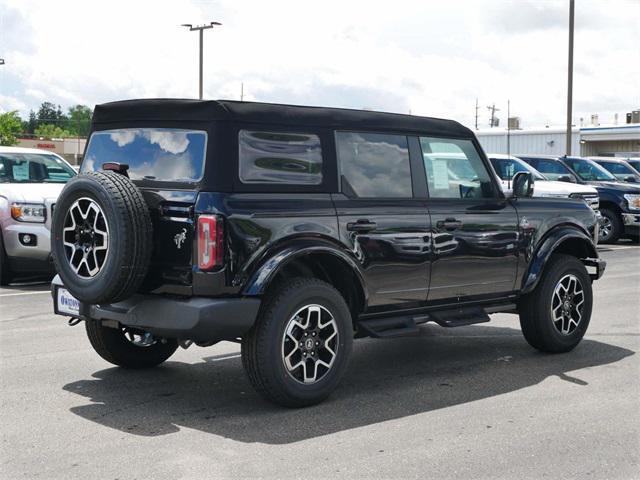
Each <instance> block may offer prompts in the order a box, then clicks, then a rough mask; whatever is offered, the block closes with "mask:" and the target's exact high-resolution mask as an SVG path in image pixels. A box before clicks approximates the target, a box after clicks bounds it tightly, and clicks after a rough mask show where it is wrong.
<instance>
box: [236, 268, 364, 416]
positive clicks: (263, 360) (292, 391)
mask: <svg viewBox="0 0 640 480" xmlns="http://www.w3.org/2000/svg"><path fill="white" fill-rule="evenodd" d="M311 304H315V305H320V306H322V307H324V308H326V309H327V310H328V311H329V312H330V313H331V314H332V315H333V317H334V319H335V320H336V324H337V328H338V342H337V350H336V352H337V353H336V357H335V360H334V363H333V366H332V368H331V369H330V370H329V371H328V372H327V373H326V374H325V375H324V376H323V377H322V378H320V379H319V380H318V381H317V382H316V383H313V384H308V385H307V384H303V383H300V382H297V381H296V380H295V379H293V378H292V377H291V376H290V375H289V373H288V372H287V369H286V367H285V365H284V361H283V358H282V340H283V336H284V332H285V328H286V325H287V323H288V321H289V319H290V318H291V317H292V316H293V314H294V313H296V312H297V311H298V310H299V309H300V308H302V307H304V306H305V305H311ZM352 344H353V324H352V320H351V312H350V311H349V308H348V306H347V304H346V302H345V300H344V298H343V297H342V296H341V295H340V293H339V292H338V291H337V290H336V289H335V288H333V287H332V286H331V285H330V284H328V283H326V282H323V281H322V280H319V279H315V278H294V279H291V280H287V281H284V282H283V283H282V284H280V285H279V286H278V287H276V288H274V289H273V291H271V292H269V293H268V294H267V295H266V297H265V299H264V303H263V305H262V307H261V309H260V313H259V316H258V319H257V321H256V324H255V325H254V326H253V327H252V329H251V330H250V331H249V332H248V333H247V334H246V335H245V337H244V338H243V339H242V364H243V366H244V369H245V371H246V373H247V375H248V377H249V381H250V382H251V385H252V386H253V387H254V388H255V389H256V391H257V392H258V393H259V394H260V395H262V396H263V397H264V398H266V399H267V400H269V401H271V402H274V403H276V404H279V405H282V406H284V407H290V408H297V407H306V406H309V405H314V404H317V403H320V402H322V401H323V400H325V399H326V398H327V397H328V396H329V395H330V394H331V392H333V390H334V389H335V388H336V387H337V385H338V383H339V382H340V380H341V379H342V376H343V375H344V372H345V370H346V368H347V364H348V361H349V357H350V355H351V347H352Z"/></svg>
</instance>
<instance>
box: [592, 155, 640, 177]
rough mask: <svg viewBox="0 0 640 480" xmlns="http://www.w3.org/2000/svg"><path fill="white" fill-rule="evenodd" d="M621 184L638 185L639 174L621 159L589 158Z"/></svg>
mask: <svg viewBox="0 0 640 480" xmlns="http://www.w3.org/2000/svg"><path fill="white" fill-rule="evenodd" d="M589 159H590V160H593V161H594V162H596V163H597V164H598V165H600V166H601V167H603V168H604V169H605V170H607V171H608V172H609V173H611V174H612V175H613V176H614V177H616V178H617V179H618V181H621V182H629V183H640V173H639V172H637V171H636V169H635V168H633V167H632V166H631V164H629V162H627V161H626V160H624V159H622V158H615V157H589Z"/></svg>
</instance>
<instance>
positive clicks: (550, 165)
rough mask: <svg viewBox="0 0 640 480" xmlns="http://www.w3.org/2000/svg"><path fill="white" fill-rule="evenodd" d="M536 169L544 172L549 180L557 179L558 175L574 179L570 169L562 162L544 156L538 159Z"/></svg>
mask: <svg viewBox="0 0 640 480" xmlns="http://www.w3.org/2000/svg"><path fill="white" fill-rule="evenodd" d="M536 170H538V171H540V172H542V173H544V176H545V177H547V178H548V179H549V180H558V179H559V178H560V177H569V178H571V179H574V180H575V178H574V175H573V174H572V173H571V171H570V170H569V169H568V168H567V167H565V166H564V165H563V164H562V163H560V162H556V161H555V160H547V159H544V158H543V159H540V160H538V161H537V163H536Z"/></svg>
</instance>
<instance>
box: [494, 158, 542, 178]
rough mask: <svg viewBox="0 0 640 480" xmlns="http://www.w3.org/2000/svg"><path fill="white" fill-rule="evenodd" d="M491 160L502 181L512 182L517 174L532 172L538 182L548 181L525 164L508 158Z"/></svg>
mask: <svg viewBox="0 0 640 480" xmlns="http://www.w3.org/2000/svg"><path fill="white" fill-rule="evenodd" d="M489 160H491V165H493V168H494V170H495V171H496V173H497V174H498V176H499V177H500V179H501V180H511V179H512V178H513V176H514V175H515V174H516V173H517V172H531V173H532V174H533V178H535V179H536V180H546V178H545V177H543V176H542V175H540V173H538V171H537V170H536V169H535V168H533V167H531V166H530V165H528V164H526V163H525V162H522V161H519V160H514V159H507V158H490V159H489Z"/></svg>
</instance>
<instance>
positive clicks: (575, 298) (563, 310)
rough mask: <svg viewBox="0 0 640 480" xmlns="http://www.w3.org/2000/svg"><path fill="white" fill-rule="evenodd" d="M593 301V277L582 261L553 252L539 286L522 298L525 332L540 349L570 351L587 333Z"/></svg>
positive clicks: (521, 319)
mask: <svg viewBox="0 0 640 480" xmlns="http://www.w3.org/2000/svg"><path fill="white" fill-rule="evenodd" d="M592 304H593V292H592V290H591V278H590V277H589V274H588V273H587V270H586V268H585V266H584V265H583V263H582V262H581V261H580V260H578V259H577V258H575V257H573V256H570V255H561V254H556V255H553V256H552V257H551V258H550V259H549V263H548V264H547V266H546V267H545V269H544V270H543V272H542V278H541V279H540V282H539V283H538V285H537V286H536V288H535V289H534V290H533V292H531V293H529V294H527V295H525V296H524V297H523V298H522V299H521V300H520V303H519V313H520V326H521V327H522V333H523V334H524V337H525V339H526V340H527V342H529V344H530V345H531V346H533V347H535V348H537V349H538V350H541V351H544V352H553V353H557V352H568V351H570V350H572V349H573V348H574V347H575V346H576V345H578V343H580V340H582V337H583V336H584V334H585V333H586V331H587V327H588V326H589V320H590V319H591V308H592Z"/></svg>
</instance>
